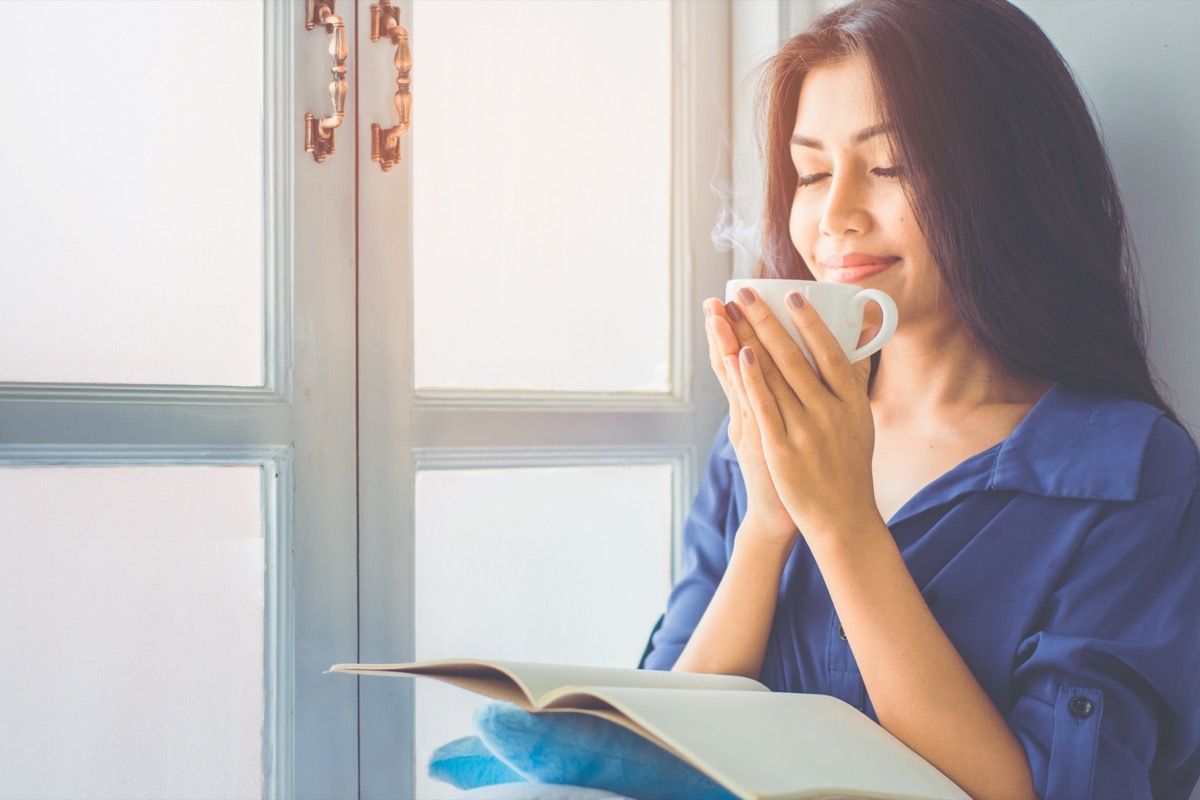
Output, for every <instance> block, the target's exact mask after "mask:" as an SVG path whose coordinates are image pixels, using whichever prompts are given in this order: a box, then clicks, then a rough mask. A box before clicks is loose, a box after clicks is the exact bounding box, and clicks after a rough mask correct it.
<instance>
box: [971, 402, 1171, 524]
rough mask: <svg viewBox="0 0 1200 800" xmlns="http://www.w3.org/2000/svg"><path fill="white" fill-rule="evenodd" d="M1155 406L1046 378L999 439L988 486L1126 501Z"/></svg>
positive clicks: (1136, 478)
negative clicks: (1029, 405) (1015, 423)
mask: <svg viewBox="0 0 1200 800" xmlns="http://www.w3.org/2000/svg"><path fill="white" fill-rule="evenodd" d="M1162 414H1163V412H1162V411H1161V410H1159V409H1157V408H1155V407H1154V406H1151V405H1149V404H1148V403H1142V402H1139V401H1136V400H1128V399H1125V398H1120V397H1113V396H1108V395H1100V394H1093V393H1090V392H1086V391H1082V390H1079V389H1073V388H1070V387H1067V386H1064V385H1063V384H1054V385H1053V386H1051V387H1050V389H1049V390H1048V391H1047V392H1046V394H1044V395H1043V396H1042V398H1041V399H1040V400H1039V401H1038V402H1037V403H1036V404H1035V405H1034V407H1033V408H1032V409H1031V410H1030V412H1029V413H1028V414H1026V415H1025V419H1023V420H1021V423H1020V424H1019V425H1018V426H1017V427H1016V429H1015V430H1014V431H1013V432H1012V434H1010V435H1009V437H1008V438H1007V439H1005V440H1004V441H1003V442H1001V443H1000V446H999V448H997V450H996V456H995V462H994V464H993V466H992V473H991V478H990V480H989V481H988V488H989V489H996V490H1016V491H1024V492H1030V493H1032V494H1038V495H1042V496H1044V497H1069V498H1078V499H1083V500H1117V501H1128V500H1133V499H1135V498H1136V497H1137V494H1138V484H1139V482H1140V478H1141V472H1142V456H1143V454H1144V453H1145V451H1146V443H1147V440H1148V439H1149V438H1150V431H1151V429H1152V428H1153V427H1154V423H1155V422H1156V421H1157V420H1158V418H1159V417H1161V416H1162Z"/></svg>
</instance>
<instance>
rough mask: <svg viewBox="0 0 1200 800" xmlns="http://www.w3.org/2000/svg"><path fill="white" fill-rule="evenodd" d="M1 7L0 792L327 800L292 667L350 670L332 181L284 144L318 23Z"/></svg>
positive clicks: (340, 692) (338, 263)
mask: <svg viewBox="0 0 1200 800" xmlns="http://www.w3.org/2000/svg"><path fill="white" fill-rule="evenodd" d="M340 5H343V6H345V7H346V8H345V9H344V11H345V12H346V13H348V14H349V17H350V19H349V21H348V24H349V25H351V26H352V25H353V16H354V9H353V7H352V4H351V3H342V4H340ZM6 11H8V13H10V14H12V15H14V16H15V17H19V18H20V20H21V23H20V33H19V35H15V36H13V37H10V39H11V40H10V41H9V43H8V44H7V45H6V46H5V47H4V48H0V70H2V71H3V74H5V75H7V76H9V77H10V80H6V81H5V82H4V85H3V88H2V89H0V102H2V103H3V105H4V107H6V108H9V109H12V110H13V111H14V112H19V116H20V119H18V120H14V124H13V125H12V126H11V127H10V128H9V129H7V130H6V131H5V133H4V135H3V138H2V140H0V175H2V176H3V190H2V191H0V242H2V243H3V244H2V245H0V248H2V249H0V287H2V288H0V548H2V550H3V557H2V558H0V608H2V609H3V610H4V611H3V614H2V616H0V639H2V640H3V641H4V657H3V658H0V718H2V719H3V720H4V724H3V732H2V733H0V796H3V797H47V798H49V797H103V798H116V797H144V798H150V797H155V798H166V797H206V798H217V797H230V798H245V797H258V796H263V795H270V796H279V797H290V796H311V797H349V796H353V795H354V794H355V793H356V792H357V783H358V753H357V742H356V740H357V692H356V687H355V686H354V685H353V683H352V682H347V683H338V682H336V681H331V680H329V679H328V678H327V677H325V676H322V675H321V671H322V670H323V669H325V668H327V667H328V666H329V664H331V663H334V662H336V661H343V660H347V659H354V658H355V657H356V656H357V631H356V623H355V619H356V600H357V595H356V560H355V559H356V550H355V547H356V496H355V491H356V488H355V487H356V471H357V465H356V454H355V406H354V399H355V386H354V380H355V327H354V326H355V317H354V314H355V295H354V292H355V282H354V281H355V275H354V270H355V262H354V239H353V233H354V213H355V209H354V196H353V187H354V167H353V163H352V158H343V159H340V160H335V159H332V158H331V159H329V160H328V161H327V162H326V163H324V164H316V163H315V162H314V161H313V159H312V157H311V156H309V155H308V154H306V153H305V152H304V149H303V141H304V140H303V115H304V114H305V112H315V113H316V114H317V115H318V116H322V117H324V116H328V115H330V114H331V111H332V109H331V103H330V99H329V94H328V90H327V86H328V83H329V77H330V69H331V67H332V66H333V62H332V59H331V57H330V55H329V54H328V47H329V40H330V38H331V34H329V33H327V32H326V30H325V28H324V27H318V28H317V29H316V30H314V31H311V32H310V31H306V30H305V26H304V24H303V17H304V14H305V11H306V9H305V3H304V2H286V3H284V2H273V1H272V2H246V1H245V0H174V1H173V2H170V3H145V2H103V3H97V2H91V1H90V0H83V1H81V2H22V3H12V4H8V7H7V8H6ZM350 64H351V65H352V64H353V57H351V59H350ZM18 76H20V77H18ZM354 123H355V120H354V115H353V108H352V107H351V108H350V109H349V114H348V117H347V120H346V122H345V123H344V125H345V126H347V127H348V129H349V130H353V127H354ZM353 141H354V140H353V135H352V134H351V135H349V136H346V137H345V138H344V139H343V140H342V145H341V148H340V150H339V153H338V154H339V155H341V154H342V153H346V154H347V155H348V156H352V155H353V152H354V147H353Z"/></svg>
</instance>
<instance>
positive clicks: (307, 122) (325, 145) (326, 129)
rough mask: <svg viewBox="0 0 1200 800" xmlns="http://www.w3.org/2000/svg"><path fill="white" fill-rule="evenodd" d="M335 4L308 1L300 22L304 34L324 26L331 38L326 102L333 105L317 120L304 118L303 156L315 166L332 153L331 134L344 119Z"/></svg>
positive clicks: (342, 27) (342, 58)
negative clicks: (331, 111) (330, 61)
mask: <svg viewBox="0 0 1200 800" xmlns="http://www.w3.org/2000/svg"><path fill="white" fill-rule="evenodd" d="M335 2H336V0H308V14H307V15H306V16H305V18H304V27H305V29H306V30H310V31H311V30H313V29H314V28H316V27H317V26H318V25H324V26H325V30H327V31H328V32H329V33H331V34H333V39H332V40H331V41H330V42H329V55H331V56H333V80H332V81H331V82H330V83H329V99H330V100H331V101H332V102H333V113H332V114H330V115H329V116H328V117H323V118H322V119H317V118H316V117H315V116H314V115H312V114H305V115H304V152H306V153H312V154H313V159H314V160H315V161H316V162H317V163H318V164H319V163H321V162H322V161H324V160H325V158H326V156H328V155H329V154H330V153H332V152H333V149H334V148H333V130H334V128H336V127H337V126H339V125H341V124H342V120H343V119H345V118H346V93H347V87H346V56H347V54H348V53H349V51H348V50H347V49H346V21H345V20H344V19H342V18H341V17H339V16H337V15H336V14H334V13H333V6H334V3H335Z"/></svg>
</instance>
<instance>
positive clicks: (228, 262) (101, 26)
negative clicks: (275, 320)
mask: <svg viewBox="0 0 1200 800" xmlns="http://www.w3.org/2000/svg"><path fill="white" fill-rule="evenodd" d="M6 5H9V4H6ZM18 9H19V12H18ZM8 10H9V11H10V12H11V13H18V16H19V17H20V31H21V32H20V33H14V34H13V35H10V36H7V37H6V38H5V43H4V47H2V48H0V74H2V75H5V76H8V79H7V80H6V81H5V82H4V88H3V89H0V98H2V100H3V106H4V108H7V109H9V111H10V113H19V116H20V118H21V120H22V122H21V123H20V124H9V125H6V126H5V131H4V146H3V147H2V148H0V175H3V176H4V178H3V181H4V191H3V192H0V241H2V242H4V252H3V256H0V286H3V287H4V288H3V291H0V381H5V382H8V381H18V382H22V381H23V382H40V381H48V382H64V383H133V384H137V383H143V384H144V383H149V384H189V385H207V384H217V385H231V386H257V385H261V384H262V383H263V372H264V369H263V364H264V356H263V342H264V333H263V332H264V311H263V297H264V290H263V286H264V271H263V256H262V252H263V245H262V242H263V231H262V227H263V202H262V198H263V166H262V165H263V155H262V149H263V125H262V115H263V111H262V107H263V91H262V75H263V70H262V61H263V25H262V16H263V6H262V4H261V2H246V0H172V1H171V2H153V3H149V2H142V1H140V0H126V1H125V2H121V0H106V2H95V0H69V1H68V0H63V1H61V2H53V3H46V2H30V3H19V4H12V5H11V7H10V8H9V9H8ZM35 32H40V33H39V34H35ZM50 32H53V33H52V35H51V33H50ZM22 76H23V77H22Z"/></svg>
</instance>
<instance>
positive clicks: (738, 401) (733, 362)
mask: <svg viewBox="0 0 1200 800" xmlns="http://www.w3.org/2000/svg"><path fill="white" fill-rule="evenodd" d="M724 364H725V374H726V376H727V380H728V381H729V387H730V391H729V420H730V421H729V424H730V425H733V424H734V421H735V420H736V423H737V425H738V430H739V431H741V430H742V429H743V428H744V427H745V421H746V404H745V403H744V402H743V400H744V399H745V396H746V392H745V389H743V388H742V376H741V374H740V372H739V371H738V360H737V356H725V360H724Z"/></svg>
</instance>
